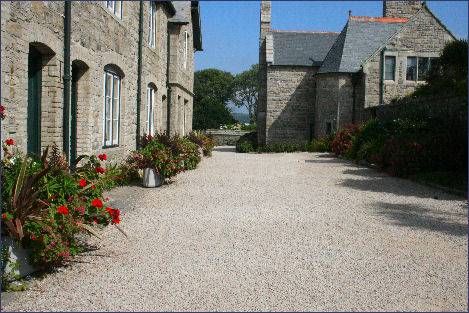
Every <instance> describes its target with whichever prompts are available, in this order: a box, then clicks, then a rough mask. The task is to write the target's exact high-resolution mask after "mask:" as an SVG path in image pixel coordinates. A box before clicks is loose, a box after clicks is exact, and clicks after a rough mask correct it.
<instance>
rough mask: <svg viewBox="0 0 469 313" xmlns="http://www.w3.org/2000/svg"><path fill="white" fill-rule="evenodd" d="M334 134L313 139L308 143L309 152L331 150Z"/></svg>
mask: <svg viewBox="0 0 469 313" xmlns="http://www.w3.org/2000/svg"><path fill="white" fill-rule="evenodd" d="M332 140H333V137H332V136H328V137H324V138H320V139H313V140H312V141H311V142H310V144H309V145H308V151H309V152H331V149H332V148H331V146H332Z"/></svg>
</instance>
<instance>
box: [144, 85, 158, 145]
mask: <svg viewBox="0 0 469 313" xmlns="http://www.w3.org/2000/svg"><path fill="white" fill-rule="evenodd" d="M155 95H156V89H155V88H154V87H153V86H151V85H149V86H148V87H147V117H146V119H147V120H146V122H145V125H146V130H145V131H146V133H147V135H152V136H153V134H154V133H155V121H154V116H153V113H154V107H155Z"/></svg>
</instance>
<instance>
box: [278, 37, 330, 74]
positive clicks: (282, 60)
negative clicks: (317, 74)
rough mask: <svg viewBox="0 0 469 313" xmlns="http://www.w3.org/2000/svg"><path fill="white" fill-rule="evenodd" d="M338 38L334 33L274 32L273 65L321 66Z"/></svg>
mask: <svg viewBox="0 0 469 313" xmlns="http://www.w3.org/2000/svg"><path fill="white" fill-rule="evenodd" d="M337 36H338V33H332V32H300V31H298V32H297V31H272V37H273V48H274V60H273V63H272V64H273V65H299V66H311V65H314V66H321V64H322V62H323V61H324V58H325V57H326V55H327V52H328V51H329V49H330V48H331V47H332V44H333V43H334V41H335V40H336V38H337ZM313 60H314V62H313Z"/></svg>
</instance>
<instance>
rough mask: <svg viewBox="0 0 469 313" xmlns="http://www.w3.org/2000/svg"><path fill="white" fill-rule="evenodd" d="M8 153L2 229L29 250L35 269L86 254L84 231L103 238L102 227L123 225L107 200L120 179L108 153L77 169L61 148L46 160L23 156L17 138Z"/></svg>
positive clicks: (84, 159)
mask: <svg viewBox="0 0 469 313" xmlns="http://www.w3.org/2000/svg"><path fill="white" fill-rule="evenodd" d="M3 150H4V158H3V160H2V163H3V172H2V186H3V188H2V193H3V194H2V199H3V203H2V226H3V227H2V231H4V235H7V236H8V237H10V238H12V239H14V240H15V241H16V242H17V243H18V244H20V245H21V246H22V247H23V248H25V249H27V250H28V251H29V253H30V262H31V263H32V264H33V265H34V266H36V267H39V268H44V267H49V266H53V265H59V264H62V263H63V262H65V261H67V260H69V259H70V258H71V257H73V256H74V255H76V254H77V253H78V252H80V251H82V250H83V246H82V245H81V244H80V243H79V242H78V241H77V239H76V235H77V234H78V233H82V232H85V233H88V234H92V235H97V233H96V231H95V230H96V227H98V228H99V227H103V226H106V225H109V224H112V225H115V226H116V227H117V225H118V224H119V223H120V221H121V217H120V211H119V210H118V209H114V208H110V207H107V206H106V199H104V198H103V191H104V190H105V189H107V188H108V187H109V183H108V182H109V181H112V180H114V177H113V174H112V173H107V170H106V167H105V165H104V164H103V163H102V162H103V161H105V160H106V159H107V157H106V155H105V154H101V155H98V156H82V157H80V160H81V161H82V163H83V165H81V166H74V169H73V170H72V169H70V167H69V166H68V164H67V162H66V160H65V158H64V157H63V156H62V155H61V154H60V153H59V150H58V148H57V146H54V147H53V148H52V152H51V153H50V154H49V153H48V150H49V149H48V148H46V150H45V151H44V153H43V155H42V157H41V158H31V157H27V156H25V155H23V154H22V153H21V152H20V151H19V150H18V149H17V148H16V147H15V146H14V141H13V139H7V140H6V141H5V143H4V144H3ZM119 229H120V228H119Z"/></svg>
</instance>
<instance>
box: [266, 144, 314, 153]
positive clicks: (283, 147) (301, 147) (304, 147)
mask: <svg viewBox="0 0 469 313" xmlns="http://www.w3.org/2000/svg"><path fill="white" fill-rule="evenodd" d="M308 147H309V145H308V144H298V143H275V144H270V145H265V146H260V147H258V148H257V151H258V152H259V153H283V152H287V153H291V152H298V151H303V152H304V151H308Z"/></svg>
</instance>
